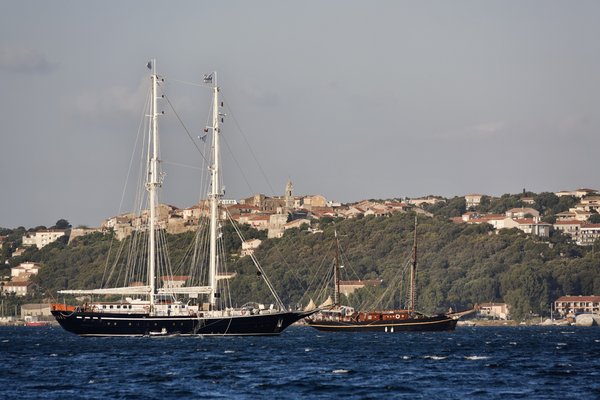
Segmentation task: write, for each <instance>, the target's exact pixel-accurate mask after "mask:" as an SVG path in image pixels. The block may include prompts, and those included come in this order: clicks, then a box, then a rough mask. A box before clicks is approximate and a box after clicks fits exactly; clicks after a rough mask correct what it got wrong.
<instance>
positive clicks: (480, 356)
mask: <svg viewBox="0 0 600 400" xmlns="http://www.w3.org/2000/svg"><path fill="white" fill-rule="evenodd" d="M599 375H600V328H597V327H593V328H575V327H551V328H541V327H540V328H530V327H527V328H526V327H522V328H514V327H510V328H509V327H506V328H490V327H485V328H484V327H476V328H466V327H459V328H457V330H456V331H455V332H453V333H396V334H383V333H381V334H380V333H363V334H356V333H355V334H352V333H320V332H318V331H316V330H313V329H312V328H309V327H292V328H289V329H288V330H286V331H285V332H284V333H283V334H282V335H281V336H279V337H218V338H216V337H205V338H200V337H198V338H191V337H171V338H79V337H77V336H74V335H71V334H69V333H66V332H64V331H63V330H61V329H60V328H24V327H18V328H15V327H0V398H15V399H30V398H44V399H65V398H89V399H113V398H122V399H138V398H148V399H159V398H160V399H167V398H180V399H184V398H200V399H219V398H226V399H244V398H249V399H263V398H265V399H266V398H285V399H293V398H306V399H318V398H344V399H371V398H372V399H375V398H377V399H379V398H386V399H402V398H406V399H408V398H410V399H422V398H428V399H437V398H451V399H459V398H460V399H463V398H482V399H500V398H502V399H511V398H527V399H569V398H570V399H595V398H600V376H599Z"/></svg>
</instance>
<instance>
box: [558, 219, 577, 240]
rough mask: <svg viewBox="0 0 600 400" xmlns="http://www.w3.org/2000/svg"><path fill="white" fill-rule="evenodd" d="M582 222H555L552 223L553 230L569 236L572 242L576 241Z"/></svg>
mask: <svg viewBox="0 0 600 400" xmlns="http://www.w3.org/2000/svg"><path fill="white" fill-rule="evenodd" d="M582 225H583V222H581V221H577V220H563V221H556V222H555V223H554V229H556V230H557V231H561V232H562V233H564V234H565V235H569V236H571V238H572V239H573V240H577V239H578V238H579V231H580V230H581V226H582Z"/></svg>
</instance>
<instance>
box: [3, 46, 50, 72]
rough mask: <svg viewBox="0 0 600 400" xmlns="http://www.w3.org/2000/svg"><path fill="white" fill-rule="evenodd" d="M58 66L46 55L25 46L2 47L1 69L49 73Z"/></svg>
mask: <svg viewBox="0 0 600 400" xmlns="http://www.w3.org/2000/svg"><path fill="white" fill-rule="evenodd" d="M55 68H56V64H55V63H52V62H50V61H48V60H47V59H46V55H45V54H42V53H39V52H37V51H35V50H32V49H28V48H25V47H13V48H1V49H0V70H2V71H7V72H15V73H20V74H47V73H50V72H52V71H53V70H54V69H55Z"/></svg>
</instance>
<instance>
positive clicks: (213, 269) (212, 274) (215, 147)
mask: <svg viewBox="0 0 600 400" xmlns="http://www.w3.org/2000/svg"><path fill="white" fill-rule="evenodd" d="M204 81H205V82H212V83H213V107H212V109H213V110H212V127H211V128H212V131H213V141H212V152H213V154H212V159H213V165H212V166H211V167H210V171H211V193H210V194H209V198H210V259H209V272H208V280H209V286H210V288H211V294H210V305H211V308H212V309H215V306H216V303H217V298H219V297H220V293H219V292H218V291H217V290H218V289H217V262H218V260H217V258H218V256H217V235H218V224H219V215H218V213H219V202H220V199H221V196H222V191H221V186H220V185H221V183H220V176H219V174H220V171H219V168H220V134H221V131H220V128H219V119H220V117H221V114H220V113H219V87H218V86H217V73H216V72H215V73H214V76H213V75H212V74H211V75H209V76H205V78H204Z"/></svg>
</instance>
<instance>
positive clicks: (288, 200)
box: [284, 180, 294, 212]
mask: <svg viewBox="0 0 600 400" xmlns="http://www.w3.org/2000/svg"><path fill="white" fill-rule="evenodd" d="M284 199H285V210H286V211H287V212H290V211H292V209H293V208H294V185H292V181H291V180H288V183H287V185H285V196H284Z"/></svg>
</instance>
